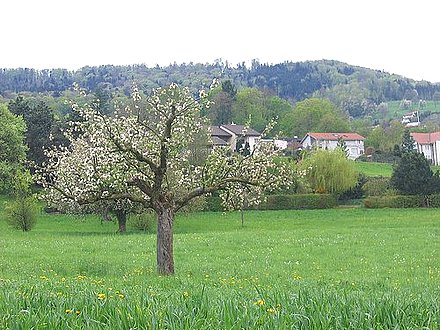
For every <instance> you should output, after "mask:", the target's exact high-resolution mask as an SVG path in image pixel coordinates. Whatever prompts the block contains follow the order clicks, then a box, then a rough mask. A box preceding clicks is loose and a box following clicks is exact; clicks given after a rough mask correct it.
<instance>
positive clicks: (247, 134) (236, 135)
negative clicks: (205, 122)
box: [210, 124, 261, 151]
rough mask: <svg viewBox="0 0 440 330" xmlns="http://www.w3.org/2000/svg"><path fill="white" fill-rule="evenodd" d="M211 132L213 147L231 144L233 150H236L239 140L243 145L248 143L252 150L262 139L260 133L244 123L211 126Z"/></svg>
mask: <svg viewBox="0 0 440 330" xmlns="http://www.w3.org/2000/svg"><path fill="white" fill-rule="evenodd" d="M210 132H211V141H212V145H213V147H218V146H227V145H229V146H230V148H231V150H232V151H235V149H236V146H237V142H238V143H239V144H241V145H242V146H243V147H244V146H245V144H248V145H249V149H250V151H252V150H254V149H255V146H256V144H257V143H258V141H259V140H260V139H261V134H260V133H258V132H257V131H256V130H254V129H252V128H249V127H246V126H244V125H236V124H228V125H220V126H211V127H210Z"/></svg>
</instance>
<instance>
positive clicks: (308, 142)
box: [301, 133, 365, 159]
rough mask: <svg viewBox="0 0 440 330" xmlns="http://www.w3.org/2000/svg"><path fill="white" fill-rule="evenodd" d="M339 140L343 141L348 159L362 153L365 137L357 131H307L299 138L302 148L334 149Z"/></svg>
mask: <svg viewBox="0 0 440 330" xmlns="http://www.w3.org/2000/svg"><path fill="white" fill-rule="evenodd" d="M339 140H342V141H344V143H345V146H346V148H347V151H348V155H347V157H348V158H349V159H356V158H358V157H359V156H360V155H363V154H364V152H365V148H364V140H365V138H364V137H363V136H362V135H359V134H357V133H307V134H306V136H305V137H304V138H303V139H302V140H301V144H302V147H303V149H313V148H320V149H328V150H334V149H335V148H336V147H337V145H338V141H339Z"/></svg>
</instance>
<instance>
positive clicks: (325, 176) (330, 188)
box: [299, 148, 358, 194]
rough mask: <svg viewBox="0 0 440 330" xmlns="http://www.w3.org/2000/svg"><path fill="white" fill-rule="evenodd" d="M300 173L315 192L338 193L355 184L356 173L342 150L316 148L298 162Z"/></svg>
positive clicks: (352, 163) (352, 164)
mask: <svg viewBox="0 0 440 330" xmlns="http://www.w3.org/2000/svg"><path fill="white" fill-rule="evenodd" d="M299 168H300V173H301V174H302V175H303V176H305V179H306V180H307V181H308V183H309V184H310V187H311V188H312V190H313V191H314V192H316V193H321V194H322V193H330V194H339V193H342V192H344V191H347V190H348V189H350V188H353V187H354V186H355V185H356V182H357V178H358V173H357V172H356V169H355V167H354V162H353V161H351V160H349V159H347V157H346V154H345V152H344V150H342V149H341V148H336V149H334V150H324V149H318V150H314V151H312V152H311V153H310V155H309V156H308V157H306V158H305V159H304V160H303V161H302V162H301V164H300V167H299Z"/></svg>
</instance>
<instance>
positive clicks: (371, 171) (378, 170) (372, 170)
mask: <svg viewBox="0 0 440 330" xmlns="http://www.w3.org/2000/svg"><path fill="white" fill-rule="evenodd" d="M355 166H356V170H357V171H359V172H360V173H364V174H365V175H366V176H385V177H391V174H392V173H393V166H392V165H391V164H386V163H374V162H355Z"/></svg>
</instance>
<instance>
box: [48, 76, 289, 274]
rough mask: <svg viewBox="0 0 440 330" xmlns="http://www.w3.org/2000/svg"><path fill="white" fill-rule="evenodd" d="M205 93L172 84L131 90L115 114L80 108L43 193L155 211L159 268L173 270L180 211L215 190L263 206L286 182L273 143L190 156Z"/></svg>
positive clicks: (232, 200)
mask: <svg viewBox="0 0 440 330" xmlns="http://www.w3.org/2000/svg"><path fill="white" fill-rule="evenodd" d="M204 95H205V94H204V93H203V92H201V93H200V98H199V99H198V100H196V99H195V98H194V97H193V96H192V95H191V94H190V92H189V91H188V90H187V89H185V88H180V87H178V86H177V85H175V84H172V85H170V86H169V87H167V88H160V89H157V90H156V91H155V92H154V93H153V94H152V95H151V96H150V97H148V98H147V99H146V100H143V99H141V95H140V93H139V92H138V91H137V89H136V88H134V91H133V94H132V99H133V106H132V107H130V108H125V109H123V110H118V111H117V112H116V113H115V114H114V115H113V116H106V115H103V114H100V113H98V112H96V111H95V110H93V107H92V106H82V107H77V108H78V109H77V111H79V114H80V116H81V117H82V119H83V120H82V121H81V122H76V123H73V124H72V127H71V129H69V130H68V132H66V137H67V138H68V139H69V141H70V142H71V145H70V147H68V148H56V149H53V150H50V151H48V152H47V155H48V158H49V161H48V162H47V164H45V167H44V168H43V171H42V172H41V173H40V180H41V182H42V184H43V185H44V187H45V192H44V196H43V197H44V199H45V200H46V201H47V202H49V204H51V205H53V206H61V207H64V208H65V207H66V206H68V205H71V206H72V207H74V206H75V205H93V204H94V203H101V202H102V201H106V202H109V201H110V202H111V201H115V202H120V201H123V202H129V203H133V204H135V205H141V206H142V207H143V208H150V209H153V210H154V211H155V213H156V214H157V268H158V272H159V273H161V274H172V273H174V261H173V230H172V229H173V220H174V216H175V214H176V212H178V211H179V210H180V209H182V208H183V207H185V206H186V205H188V204H189V203H191V201H193V200H194V199H196V198H198V197H201V196H203V195H209V194H211V193H213V192H216V191H219V194H220V196H221V197H222V200H223V204H224V206H225V207H226V208H230V209H233V208H234V207H237V206H240V205H241V204H242V203H243V200H242V199H243V198H244V195H246V203H247V205H252V204H258V203H259V201H260V200H261V198H262V197H263V195H264V192H265V191H266V190H268V189H274V188H277V187H279V186H281V185H283V184H286V183H288V182H289V174H288V173H289V167H287V166H283V165H282V164H279V163H278V164H277V163H275V162H274V158H275V157H276V155H277V152H276V150H275V149H274V147H273V145H271V144H262V145H260V146H259V147H258V150H256V151H254V152H253V153H251V154H250V155H247V156H243V155H241V154H239V153H232V152H231V151H230V150H229V149H228V148H214V149H212V150H210V152H208V153H207V156H206V158H205V159H204V161H203V162H193V161H191V159H192V158H193V157H192V155H191V153H192V152H194V148H191V145H193V143H194V141H197V140H200V139H201V137H203V138H204V139H206V138H208V136H207V135H208V132H207V130H206V125H205V123H204V121H203V119H202V118H201V117H200V115H199V113H200V108H201V104H202V103H203V102H205V101H206V97H205V96H204ZM141 101H142V102H141ZM206 102H207V101H206ZM140 104H143V105H142V106H140ZM206 148H208V146H206Z"/></svg>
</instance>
